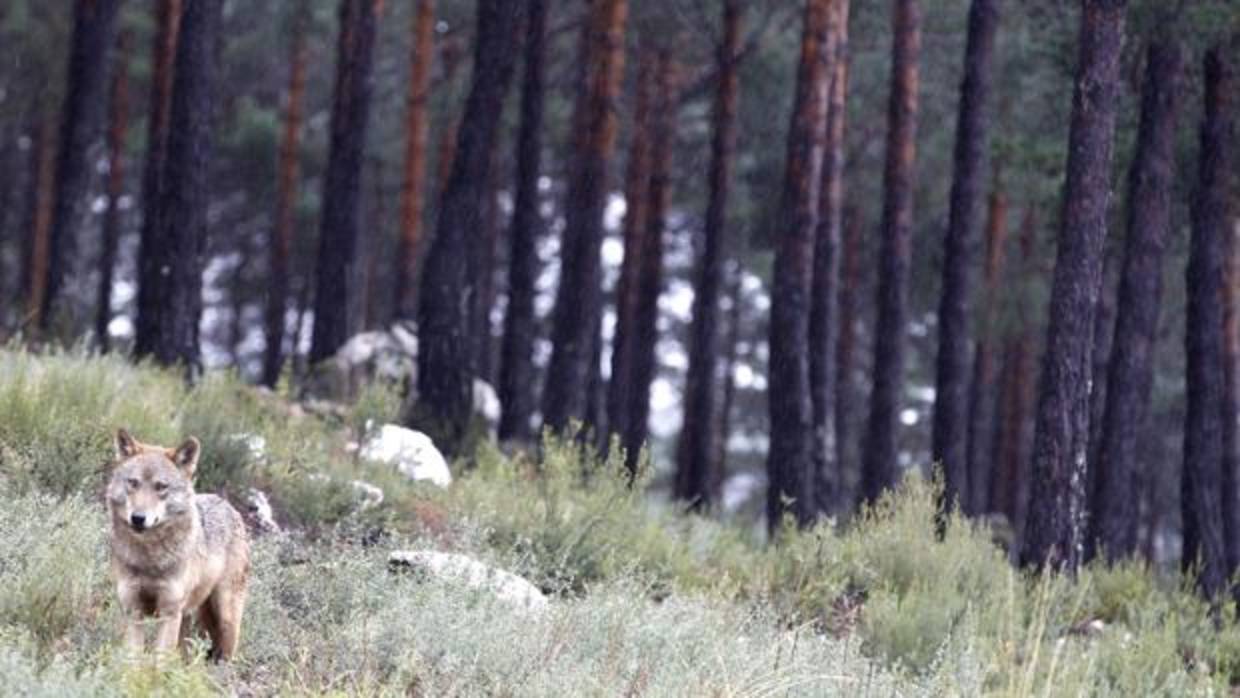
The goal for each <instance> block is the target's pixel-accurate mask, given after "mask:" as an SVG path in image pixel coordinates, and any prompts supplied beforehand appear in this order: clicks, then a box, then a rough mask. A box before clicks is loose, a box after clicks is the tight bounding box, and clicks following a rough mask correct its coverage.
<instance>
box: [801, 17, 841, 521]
mask: <svg viewBox="0 0 1240 698" xmlns="http://www.w3.org/2000/svg"><path fill="white" fill-rule="evenodd" d="M831 10H832V15H831V19H830V28H829V30H828V31H829V36H828V39H827V51H828V56H827V66H828V71H829V72H828V77H827V80H828V84H829V85H830V88H829V91H828V93H827V111H826V119H825V120H824V125H825V131H824V133H823V143H824V150H823V160H822V183H821V189H820V191H819V194H818V224H817V229H816V231H815V235H814V238H815V239H814V280H813V287H812V291H811V296H812V300H811V302H810V318H809V346H810V351H809V374H810V398H811V400H812V402H813V409H814V415H813V416H814V432H813V442H812V444H811V447H812V449H813V459H814V478H815V482H814V497H815V500H816V506H817V508H818V511H819V512H821V513H826V512H830V511H832V510H833V509H834V508H835V504H836V503H837V501H838V500H839V493H840V490H841V485H842V473H841V472H840V470H839V462H838V460H837V459H836V455H837V451H836V443H835V440H836V433H835V381H836V373H835V372H836V363H835V354H836V352H835V346H836V343H837V336H838V321H839V319H838V315H839V268H840V260H839V255H840V252H839V250H840V236H841V234H842V233H841V230H842V228H843V216H844V148H845V143H844V119H845V116H846V108H847V104H846V97H847V82H846V81H847V79H848V67H847V61H846V59H845V55H844V50H845V48H844V47H845V43H846V41H847V35H848V10H849V7H848V2H847V1H846V0H837V1H836V2H835V3H834V4H833V5H832V7H831Z"/></svg>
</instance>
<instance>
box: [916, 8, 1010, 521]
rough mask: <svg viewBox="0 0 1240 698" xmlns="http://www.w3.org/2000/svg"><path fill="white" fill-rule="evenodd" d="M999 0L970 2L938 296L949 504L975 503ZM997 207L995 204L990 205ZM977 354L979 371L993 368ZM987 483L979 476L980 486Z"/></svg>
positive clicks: (938, 429)
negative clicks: (978, 282) (984, 223)
mask: <svg viewBox="0 0 1240 698" xmlns="http://www.w3.org/2000/svg"><path fill="white" fill-rule="evenodd" d="M998 26H999V0H973V3H972V4H971V5H970V7H969V29H968V39H967V45H966V48H965V56H964V82H963V83H962V84H961V86H960V107H959V113H958V115H957V117H956V146H955V153H954V169H953V170H952V190H951V207H950V211H949V213H948V222H947V232H946V235H945V236H944V238H943V291H942V295H940V296H939V353H938V364H937V372H936V374H935V392H934V395H935V401H934V426H933V438H932V440H931V447H930V452H931V459H932V460H933V461H934V462H935V463H936V464H938V465H939V466H940V467H941V468H942V469H943V476H944V479H943V484H944V490H943V494H944V502H943V504H944V506H945V507H946V508H950V507H952V506H959V507H961V509H963V510H964V511H965V512H966V513H975V512H974V511H972V500H973V492H972V491H973V489H974V488H973V487H971V485H970V482H969V476H970V474H971V473H972V472H974V471H973V470H972V468H971V463H970V461H969V455H970V449H969V432H970V426H971V424H972V420H971V419H970V415H971V413H972V412H973V411H974V408H973V407H972V406H971V404H970V401H969V398H970V395H969V392H968V391H969V344H970V334H971V330H970V327H969V324H970V322H969V321H970V317H969V316H970V313H971V312H972V306H973V265H974V264H976V253H975V250H976V249H977V247H978V244H977V237H978V235H977V228H978V209H979V208H980V201H981V197H982V179H983V177H984V171H985V168H984V165H985V159H986V147H987V143H988V141H989V135H990V133H989V132H990V114H989V111H988V109H987V102H988V101H989V98H990V86H991V83H992V82H993V79H992V76H993V74H994V53H995V51H994V47H995V33H996V31H997V29H998ZM992 213H993V211H992ZM986 359H987V361H986V364H985V365H983V364H982V361H981V360H980V358H979V360H978V361H976V362H975V363H974V368H975V371H976V369H979V368H989V364H990V363H991V362H990V360H989V356H987V357H986ZM976 489H978V490H981V483H979V487H978V488H976Z"/></svg>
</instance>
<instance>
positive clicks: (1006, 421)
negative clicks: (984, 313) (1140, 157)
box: [990, 209, 1038, 552]
mask: <svg viewBox="0 0 1240 698" xmlns="http://www.w3.org/2000/svg"><path fill="white" fill-rule="evenodd" d="M1035 231H1036V225H1035V218H1034V215H1033V209H1029V210H1027V211H1026V212H1025V217H1024V220H1023V221H1022V222H1021V232H1020V259H1021V267H1022V269H1021V270H1020V274H1019V276H1020V278H1019V279H1018V280H1017V284H1018V288H1019V287H1020V286H1026V285H1028V284H1029V283H1030V282H1031V281H1032V279H1033V277H1034V276H1035V274H1036V270H1035V269H1034V268H1033V264H1034V262H1033V260H1034V259H1035V257H1034V247H1035V244H1034V243H1035V239H1034V237H1035ZM1021 300H1022V302H1021V303H1020V304H1018V306H1017V307H1018V312H1019V311H1021V310H1023V308H1024V303H1025V301H1024V299H1023V298H1022V299H1021ZM1025 316H1026V317H1027V316H1028V314H1027V313H1026V314H1025ZM1036 342H1037V338H1036V337H1035V335H1034V331H1033V329H1032V327H1030V326H1028V323H1025V326H1023V327H1022V328H1021V329H1020V330H1018V331H1017V332H1015V333H1014V334H1013V335H1012V336H1010V337H1008V338H1006V339H1005V340H1004V344H1003V377H1002V378H1001V379H1000V388H999V407H998V415H997V417H996V422H997V424H996V431H997V434H996V437H995V443H994V456H993V458H992V460H993V462H994V466H993V473H994V476H993V477H992V478H991V481H990V508H991V510H992V511H996V512H998V513H1001V514H1003V515H1004V516H1006V517H1007V520H1008V523H1009V524H1010V525H1011V527H1012V534H1013V539H1012V547H1013V551H1014V552H1015V551H1019V550H1020V541H1021V538H1022V532H1023V531H1024V522H1025V513H1026V509H1027V501H1028V491H1029V463H1030V458H1031V455H1032V442H1031V439H1030V436H1032V434H1031V433H1030V432H1031V429H1030V426H1031V424H1030V422H1031V417H1032V413H1033V406H1034V400H1035V399H1036V398H1037V395H1036V393H1035V381H1034V378H1035V374H1036V372H1037V369H1038V366H1037V356H1036V354H1035V350H1034V347H1035V344H1036Z"/></svg>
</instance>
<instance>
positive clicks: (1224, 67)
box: [1181, 47, 1235, 598]
mask: <svg viewBox="0 0 1240 698" xmlns="http://www.w3.org/2000/svg"><path fill="white" fill-rule="evenodd" d="M1224 51H1225V50H1224V49H1222V48H1219V47H1216V48H1212V49H1210V50H1209V51H1208V52H1207V53H1206V57H1205V66H1204V68H1205V69H1204V73H1205V116H1204V118H1203V121H1202V124H1201V150H1200V155H1199V161H1198V163H1199V164H1198V167H1199V169H1198V181H1197V191H1196V193H1195V195H1194V199H1193V233H1192V241H1191V243H1190V245H1189V253H1188V279H1187V280H1188V314H1187V320H1186V322H1187V337H1186V341H1185V349H1186V355H1187V366H1186V368H1187V385H1186V388H1187V403H1188V404H1187V410H1186V412H1185V417H1184V477H1183V483H1182V490H1181V506H1182V507H1183V519H1184V557H1183V564H1184V567H1185V568H1186V569H1187V568H1193V567H1196V566H1197V565H1200V568H1199V572H1198V579H1197V583H1198V585H1199V586H1200V587H1201V590H1202V591H1203V592H1204V593H1205V594H1206V596H1208V597H1211V598H1213V597H1215V596H1217V595H1218V594H1220V593H1222V592H1223V590H1224V589H1225V588H1226V586H1227V583H1228V579H1229V578H1230V577H1231V565H1230V564H1229V561H1228V559H1227V558H1228V554H1227V551H1228V538H1227V536H1228V535H1229V534H1231V533H1233V531H1231V530H1228V529H1229V528H1230V526H1229V525H1228V523H1229V520H1230V516H1231V515H1232V514H1233V513H1234V512H1232V511H1230V506H1231V504H1232V501H1231V497H1228V496H1226V494H1225V490H1224V487H1225V486H1226V485H1227V484H1230V483H1228V482H1227V480H1229V479H1230V478H1228V477H1227V475H1226V473H1224V470H1223V465H1224V457H1223V421H1224V415H1223V409H1224V400H1225V395H1224V386H1223V383H1224V381H1223V380H1221V378H1222V376H1223V356H1222V349H1223V339H1224V337H1223V308H1222V303H1221V302H1220V300H1221V299H1222V298H1223V294H1224V278H1223V277H1224V270H1223V267H1224V264H1225V259H1226V250H1227V238H1228V237H1229V236H1230V232H1229V226H1231V225H1232V224H1233V221H1232V220H1231V217H1230V213H1229V211H1228V202H1229V197H1230V195H1231V193H1232V192H1231V189H1230V179H1231V171H1232V167H1233V166H1232V162H1231V157H1230V154H1231V147H1232V145H1233V144H1232V121H1231V119H1232V116H1231V109H1232V108H1233V107H1234V104H1233V103H1232V99H1231V96H1232V94H1233V90H1234V88H1235V82H1234V81H1233V74H1232V67H1231V66H1230V65H1229V64H1228V63H1227V58H1226V54H1225V52H1224ZM1225 505H1226V507H1227V508H1225Z"/></svg>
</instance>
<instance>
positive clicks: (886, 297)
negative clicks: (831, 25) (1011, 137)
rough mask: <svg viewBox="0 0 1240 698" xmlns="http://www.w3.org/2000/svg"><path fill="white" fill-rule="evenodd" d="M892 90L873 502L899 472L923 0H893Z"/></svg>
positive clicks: (872, 426)
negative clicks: (899, 417)
mask: <svg viewBox="0 0 1240 698" xmlns="http://www.w3.org/2000/svg"><path fill="white" fill-rule="evenodd" d="M893 25H894V33H895V39H894V44H893V46H892V59H893V60H892V69H891V94H890V102H889V105H888V113H887V155H886V165H885V167H884V170H883V192H884V194H883V222H882V231H881V235H880V249H879V259H878V264H879V267H878V275H879V276H878V297H877V304H878V320H877V322H876V324H875V329H874V367H873V370H874V380H873V389H872V390H871V392H870V421H869V425H868V427H867V432H866V447H865V451H864V461H865V462H864V465H863V469H862V494H863V495H864V497H865V499H866V501H867V502H871V503H873V502H875V501H876V500H877V499H878V497H879V496H880V495H882V493H883V492H884V491H885V490H887V489H889V488H891V487H893V486H895V484H896V483H897V482H898V480H899V478H900V473H899V465H898V463H897V452H896V416H897V414H898V413H899V407H900V391H901V389H902V387H903V385H904V383H903V375H904V331H905V324H906V320H907V315H908V307H907V306H908V276H909V264H910V261H911V252H912V251H911V246H912V235H913V179H914V176H915V172H914V168H915V166H916V157H917V142H916V134H917V111H918V102H919V99H918V91H919V89H920V75H919V66H918V61H919V55H920V53H921V4H920V2H919V1H918V0H896V3H895V12H894V17H893Z"/></svg>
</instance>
